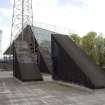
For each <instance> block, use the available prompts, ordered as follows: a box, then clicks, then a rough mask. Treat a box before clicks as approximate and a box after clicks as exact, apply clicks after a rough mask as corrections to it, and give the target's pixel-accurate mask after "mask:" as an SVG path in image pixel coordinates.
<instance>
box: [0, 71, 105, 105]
mask: <svg viewBox="0 0 105 105" xmlns="http://www.w3.org/2000/svg"><path fill="white" fill-rule="evenodd" d="M46 79H47V78H46ZM0 105H105V89H102V90H95V91H90V90H86V89H80V88H77V87H73V86H64V85H61V84H58V83H56V82H55V81H44V82H29V83H28V82H27V83H22V82H19V81H17V80H16V79H14V78H13V77H12V73H10V72H0Z"/></svg>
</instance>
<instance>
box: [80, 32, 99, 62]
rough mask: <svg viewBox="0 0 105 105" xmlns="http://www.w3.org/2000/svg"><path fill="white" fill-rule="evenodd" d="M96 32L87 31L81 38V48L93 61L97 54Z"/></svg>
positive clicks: (95, 59)
mask: <svg viewBox="0 0 105 105" xmlns="http://www.w3.org/2000/svg"><path fill="white" fill-rule="evenodd" d="M96 36H97V33H96V32H93V31H91V32H88V33H87V34H86V35H85V36H84V37H82V39H81V48H82V49H83V50H84V51H85V52H86V54H87V55H89V56H90V57H91V58H92V60H93V61H95V62H96V63H97V56H96V53H95V49H94V48H95V40H96Z"/></svg>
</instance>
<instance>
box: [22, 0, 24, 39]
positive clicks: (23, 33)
mask: <svg viewBox="0 0 105 105" xmlns="http://www.w3.org/2000/svg"><path fill="white" fill-rule="evenodd" d="M23 24H24V0H22V40H24V26H23Z"/></svg>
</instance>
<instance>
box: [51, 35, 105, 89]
mask: <svg viewBox="0 0 105 105" xmlns="http://www.w3.org/2000/svg"><path fill="white" fill-rule="evenodd" d="M51 41H52V60H53V79H55V80H62V81H65V82H70V83H75V84H79V85H83V86H86V87H88V88H92V89H95V88H105V74H104V72H103V71H102V70H101V69H100V68H99V67H97V66H96V65H95V64H94V63H93V62H92V61H91V59H90V58H89V57H88V56H87V55H86V54H85V53H84V52H83V51H82V50H81V49H80V48H78V47H77V46H76V44H75V43H74V42H73V41H72V40H71V39H70V38H69V37H68V36H66V35H60V34H59V35H58V34H53V35H52V38H51Z"/></svg>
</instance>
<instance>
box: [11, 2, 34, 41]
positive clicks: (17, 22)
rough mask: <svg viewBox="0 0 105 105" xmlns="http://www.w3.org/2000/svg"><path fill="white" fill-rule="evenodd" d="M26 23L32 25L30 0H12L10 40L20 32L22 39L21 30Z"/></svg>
mask: <svg viewBox="0 0 105 105" xmlns="http://www.w3.org/2000/svg"><path fill="white" fill-rule="evenodd" d="M27 25H31V26H33V10H32V0H14V3H13V16H12V27H11V41H13V40H14V39H15V38H16V37H17V35H19V33H20V32H22V33H21V34H22V37H21V39H22V40H24V32H23V30H24V28H25V27H26V26H27Z"/></svg>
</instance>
